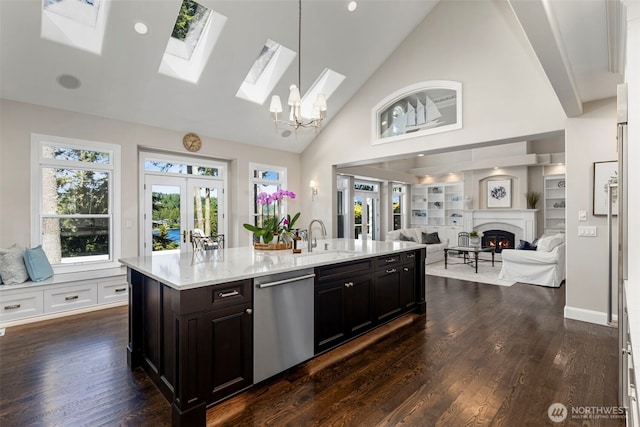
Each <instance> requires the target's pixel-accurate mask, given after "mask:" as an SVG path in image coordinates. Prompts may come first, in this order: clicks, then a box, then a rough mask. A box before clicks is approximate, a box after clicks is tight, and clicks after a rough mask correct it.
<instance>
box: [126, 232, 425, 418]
mask: <svg viewBox="0 0 640 427" xmlns="http://www.w3.org/2000/svg"><path fill="white" fill-rule="evenodd" d="M339 240H343V239H336V240H335V241H336V242H337V241H339ZM351 245H362V243H357V242H356V243H351ZM364 245H367V246H366V248H365V249H364V250H363V249H362V248H360V247H358V246H356V248H357V249H358V250H352V252H348V251H345V252H344V253H342V254H340V255H336V256H335V257H334V256H332V255H331V254H330V253H329V252H325V253H323V252H322V251H318V255H317V256H316V255H312V254H308V255H307V256H306V257H298V258H295V255H292V254H290V253H289V254H273V255H271V254H255V253H253V249H252V248H232V249H226V250H225V254H224V256H223V257H218V259H215V260H214V259H213V258H211V259H209V258H204V259H202V260H194V259H193V258H191V257H190V256H189V255H178V256H176V257H174V258H170V257H165V258H158V259H156V258H153V259H151V258H142V257H141V258H136V259H125V260H121V262H123V263H124V264H125V265H127V267H128V268H127V277H128V282H129V344H128V346H127V361H128V364H129V367H130V368H131V369H134V368H138V367H141V368H143V369H144V370H145V372H146V373H147V374H148V375H149V377H150V378H151V379H152V380H153V381H154V383H155V384H156V385H157V387H158V388H159V389H160V391H161V392H162V393H163V395H164V396H165V398H166V399H167V400H168V401H169V402H170V403H171V406H172V411H171V413H172V420H171V424H172V425H173V426H204V425H205V424H206V408H207V407H209V406H211V405H214V404H215V403H217V402H219V401H221V400H223V399H226V398H228V397H230V396H232V395H234V394H237V393H239V392H241V391H243V390H245V389H247V388H249V387H251V386H252V385H253V383H254V379H253V369H254V364H253V362H254V361H253V358H254V346H253V339H254V336H253V333H254V316H253V310H254V300H253V294H254V291H255V290H254V282H253V279H254V278H258V277H262V276H264V275H267V274H270V273H279V272H282V271H290V270H297V269H301V268H309V267H313V272H314V273H315V279H314V284H313V287H314V293H313V298H314V303H313V308H314V313H313V319H314V320H313V323H314V343H315V345H314V354H316V355H317V354H319V353H321V352H324V351H327V350H329V349H331V348H333V347H336V346H338V345H340V344H341V343H343V342H345V341H347V340H350V339H352V338H354V337H356V336H358V335H361V334H363V333H365V332H367V331H369V330H371V329H372V328H375V327H376V326H379V325H382V324H384V323H386V322H388V321H389V320H391V319H393V318H395V317H398V316H400V315H402V314H404V313H407V312H409V311H414V312H417V313H425V312H426V301H425V270H424V260H425V253H426V251H425V248H424V247H423V246H421V245H415V244H413V245H406V246H405V245H403V246H392V244H391V243H386V242H369V243H367V242H365V243H364ZM370 246H373V249H371V248H370ZM389 248H391V250H390V249H389ZM380 252H383V253H384V252H386V253H384V254H382V255H379V253H380ZM287 257H290V259H289V258H287ZM276 260H277V261H278V262H275V261H276ZM171 262H174V263H175V265H172V264H171ZM278 263H280V264H279V266H278V267H274V268H271V269H270V270H268V269H265V268H264V265H266V264H268V265H278ZM287 263H290V264H291V265H288V264H287ZM232 269H237V270H238V271H239V272H240V273H235V274H234V273H229V271H232ZM252 269H253V270H252ZM225 274H226V275H225ZM163 275H164V276H166V277H163ZM193 277H198V279H197V280H195V279H193ZM207 278H209V279H210V280H207ZM225 279H226V280H225ZM231 279H237V280H231ZM256 357H258V355H256Z"/></svg>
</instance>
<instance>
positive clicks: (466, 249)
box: [444, 246, 496, 274]
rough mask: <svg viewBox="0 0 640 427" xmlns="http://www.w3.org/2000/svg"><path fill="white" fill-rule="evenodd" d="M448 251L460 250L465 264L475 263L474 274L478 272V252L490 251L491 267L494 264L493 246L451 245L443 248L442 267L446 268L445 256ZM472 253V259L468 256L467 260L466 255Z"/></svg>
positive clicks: (446, 256)
mask: <svg viewBox="0 0 640 427" xmlns="http://www.w3.org/2000/svg"><path fill="white" fill-rule="evenodd" d="M449 251H455V252H462V257H463V259H464V263H465V264H472V265H473V264H475V267H476V274H478V254H479V253H480V252H491V267H494V266H495V255H496V249H495V248H494V247H487V248H481V247H479V246H451V247H448V248H444V268H445V269H446V268H447V258H448V255H449V253H448V252H449ZM470 254H473V260H471V258H469V260H468V261H467V258H468V255H470Z"/></svg>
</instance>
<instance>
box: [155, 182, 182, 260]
mask: <svg viewBox="0 0 640 427" xmlns="http://www.w3.org/2000/svg"><path fill="white" fill-rule="evenodd" d="M180 197H181V194H180V187H179V186H173V185H157V184H154V185H153V186H152V189H151V204H152V208H151V212H152V227H151V233H152V241H153V251H154V252H157V251H166V250H173V249H179V248H180V235H181V231H182V230H181V229H180Z"/></svg>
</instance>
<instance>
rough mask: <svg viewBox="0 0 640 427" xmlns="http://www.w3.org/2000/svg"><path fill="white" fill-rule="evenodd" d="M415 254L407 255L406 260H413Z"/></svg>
mask: <svg viewBox="0 0 640 427" xmlns="http://www.w3.org/2000/svg"><path fill="white" fill-rule="evenodd" d="M415 257H416V254H407V258H415Z"/></svg>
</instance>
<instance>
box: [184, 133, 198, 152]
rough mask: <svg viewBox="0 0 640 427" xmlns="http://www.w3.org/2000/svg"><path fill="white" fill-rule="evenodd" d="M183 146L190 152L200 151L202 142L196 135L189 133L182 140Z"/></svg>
mask: <svg viewBox="0 0 640 427" xmlns="http://www.w3.org/2000/svg"><path fill="white" fill-rule="evenodd" d="M182 144H183V145H184V148H186V149H187V150H189V151H198V150H199V149H200V147H202V141H201V140H200V137H199V136H198V135H196V134H195V133H188V134H186V135H185V136H184V137H183V138H182Z"/></svg>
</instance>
